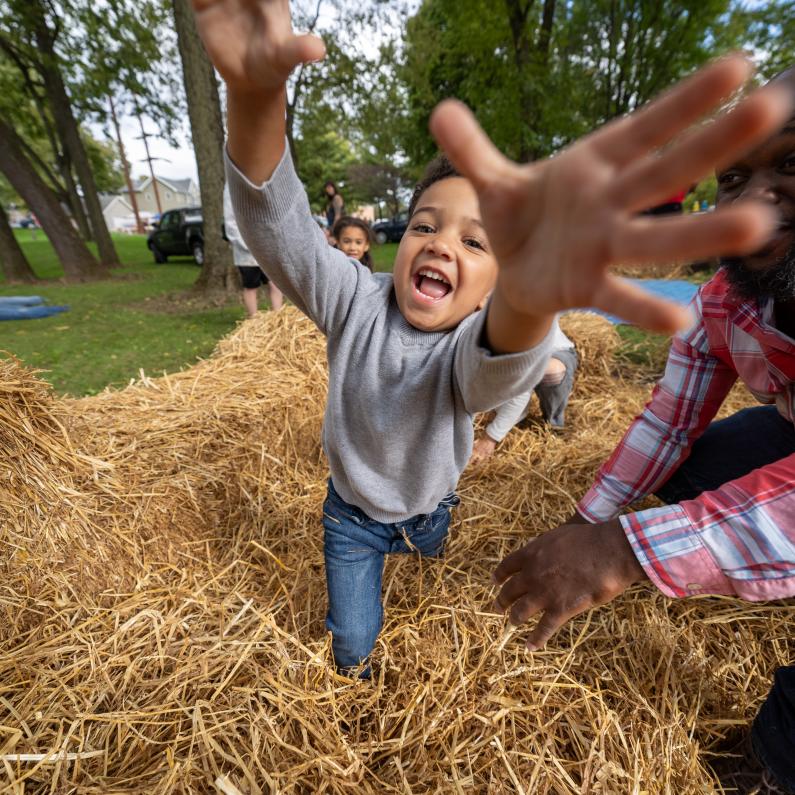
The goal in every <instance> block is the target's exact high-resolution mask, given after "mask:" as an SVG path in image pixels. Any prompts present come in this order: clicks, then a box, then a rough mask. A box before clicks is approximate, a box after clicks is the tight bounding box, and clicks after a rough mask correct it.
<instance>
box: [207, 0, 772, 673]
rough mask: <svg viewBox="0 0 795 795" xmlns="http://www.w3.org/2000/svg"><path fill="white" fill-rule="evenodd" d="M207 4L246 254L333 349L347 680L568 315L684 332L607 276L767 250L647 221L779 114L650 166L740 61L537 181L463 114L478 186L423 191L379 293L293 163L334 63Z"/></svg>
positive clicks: (442, 135)
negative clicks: (300, 117)
mask: <svg viewBox="0 0 795 795" xmlns="http://www.w3.org/2000/svg"><path fill="white" fill-rule="evenodd" d="M193 4H194V9H195V10H196V20H197V27H198V30H199V33H200V35H201V36H202V38H203V40H204V43H205V47H206V48H207V51H208V53H209V55H210V57H211V59H212V60H213V62H214V63H215V66H216V68H217V69H218V71H219V72H220V74H221V75H222V77H223V78H224V80H225V81H226V83H227V89H228V109H229V113H228V116H229V117H228V127H229V142H228V158H227V175H228V181H229V185H230V191H231V195H232V200H233V204H234V207H235V213H236V215H237V218H238V223H239V225H240V228H241V231H242V232H243V236H244V238H245V239H246V242H247V244H248V246H249V248H250V249H251V251H252V252H253V253H254V254H255V256H256V258H257V260H258V261H259V262H260V263H261V264H262V265H263V266H264V267H266V268H267V270H268V275H269V276H271V277H272V278H273V279H274V281H275V282H276V284H277V285H278V286H279V287H280V288H282V290H283V291H284V293H285V294H286V295H287V296H288V297H289V298H290V299H291V300H292V301H293V302H294V303H295V304H296V305H297V306H298V307H299V308H300V309H301V310H302V311H303V312H305V313H306V314H307V315H309V316H310V317H311V318H312V319H313V320H314V322H315V323H316V324H317V325H318V327H319V328H320V329H321V330H322V331H323V332H324V333H325V334H326V335H327V337H328V345H327V350H328V360H329V395H328V404H327V407H326V417H325V424H324V429H323V442H324V448H325V451H326V454H327V456H328V459H329V464H330V469H331V481H330V482H329V493H328V498H327V500H326V502H325V505H324V527H325V531H326V536H325V541H326V544H325V549H326V561H327V579H328V590H329V615H328V619H327V625H328V627H329V628H330V630H331V632H332V635H333V650H334V656H335V660H336V662H337V664H338V665H339V666H340V667H342V668H352V667H355V666H357V665H360V664H361V663H363V662H365V661H366V659H367V657H368V655H369V653H370V651H371V649H372V645H373V643H374V641H375V638H376V636H377V633H378V631H379V629H380V626H381V620H382V608H381V602H380V580H381V568H382V565H383V556H384V554H386V553H387V552H405V551H408V550H412V551H413V550H418V551H420V552H421V553H423V554H431V555H434V554H438V552H439V551H440V550H441V547H442V545H443V543H444V539H445V537H446V534H447V527H448V524H449V515H450V508H451V507H452V506H453V505H454V504H455V503H456V502H457V498H455V497H454V495H453V494H452V492H453V489H454V488H455V485H456V482H457V480H458V477H459V474H460V472H461V471H462V470H463V468H464V466H465V465H466V463H467V460H468V458H469V454H470V451H471V448H472V439H473V430H472V414H473V413H474V412H477V411H483V410H487V409H490V408H493V407H494V406H496V405H498V404H499V403H501V402H503V401H505V400H507V399H510V398H511V397H513V396H515V395H518V394H520V393H522V392H525V391H528V390H529V388H530V386H531V385H532V384H534V383H536V382H537V381H538V380H539V379H540V377H541V374H542V373H543V370H544V366H545V364H546V359H547V357H548V355H549V352H550V349H551V346H552V340H553V337H554V332H555V326H554V323H553V318H554V315H555V313H556V312H558V311H560V310H562V309H565V308H568V307H569V306H594V305H595V306H598V307H599V308H602V309H605V310H607V311H610V312H613V313H616V314H621V315H622V316H623V317H626V318H627V319H628V320H631V321H639V322H641V324H642V325H645V326H647V327H652V328H657V329H665V330H671V329H673V328H676V327H679V326H681V325H682V323H683V315H682V313H681V312H680V310H678V309H677V308H676V307H673V306H671V305H669V304H666V303H664V302H661V301H659V300H657V299H654V298H652V297H649V296H645V295H642V294H640V293H639V291H637V290H635V289H633V288H632V287H631V286H629V285H628V284H627V283H625V282H623V281H621V280H619V279H616V278H615V277H612V276H610V275H609V274H607V273H606V268H607V266H608V264H609V262H610V261H612V260H624V259H632V260H635V261H638V260H645V261H659V260H663V261H670V260H671V259H676V258H679V257H681V256H683V255H686V254H691V255H693V256H702V255H706V254H711V253H714V252H715V251H718V250H719V251H726V250H733V251H734V250H749V249H753V248H754V247H755V246H757V245H758V244H759V243H760V241H761V240H763V239H764V238H765V237H766V235H767V234H768V232H769V230H770V228H771V226H772V220H771V219H770V218H769V217H768V215H767V214H766V213H765V212H764V211H763V210H761V209H760V208H745V209H740V208H736V209H734V210H728V211H724V212H722V213H716V214H711V215H709V216H705V217H703V218H699V219H698V223H697V224H696V223H690V224H688V225H687V226H685V225H684V224H685V223H686V221H687V220H689V219H684V220H683V219H675V220H666V221H652V220H642V221H641V220H638V219H637V217H636V215H637V212H638V211H639V210H640V209H642V208H643V207H644V206H649V205H650V204H653V203H654V202H655V201H658V200H661V199H663V198H664V197H665V196H666V195H667V194H668V193H670V191H671V190H672V188H673V185H678V184H679V183H680V182H681V181H682V179H683V176H684V175H687V176H691V175H693V174H694V173H695V174H696V175H698V174H700V173H702V172H703V171H705V170H707V169H708V168H709V167H710V166H711V165H712V164H713V163H714V162H716V161H718V160H721V159H724V158H726V157H730V156H731V153H733V152H735V151H738V150H740V149H744V148H746V147H747V146H748V145H749V143H751V142H752V141H753V140H756V139H757V138H761V137H763V136H764V135H765V134H766V133H767V132H769V131H770V130H772V129H774V128H775V126H776V125H777V124H778V123H779V122H780V118H781V113H782V108H781V107H780V105H782V104H783V103H782V102H781V101H780V100H779V99H778V97H777V96H762V97H761V98H760V97H759V96H757V97H756V98H751V99H749V100H746V102H745V103H744V104H743V105H741V106H740V107H739V108H738V109H736V110H735V111H734V112H733V114H731V115H729V116H727V117H725V118H724V119H722V120H721V121H718V122H715V123H713V124H711V125H709V126H707V127H705V128H704V129H703V130H701V131H700V132H698V133H697V134H696V135H694V136H691V137H690V138H689V139H687V140H685V141H683V142H681V143H679V144H677V145H673V146H671V147H669V148H668V149H666V151H665V153H664V154H662V155H660V156H657V155H656V154H654V155H648V151H649V150H650V149H652V148H654V147H657V146H661V145H663V144H665V143H666V142H667V141H668V140H669V139H670V138H671V137H673V136H674V135H675V134H677V133H678V132H680V131H681V129H683V128H684V127H685V126H687V125H688V124H690V123H691V122H693V121H695V120H696V119H697V118H698V117H699V116H700V115H702V114H703V113H704V112H706V111H708V110H709V109H710V108H712V107H713V106H714V105H716V104H717V103H718V102H719V101H720V99H721V98H722V97H724V96H725V95H726V94H727V93H728V92H730V91H731V90H733V89H734V88H736V87H737V86H738V85H739V84H740V83H741V82H742V80H743V79H744V78H745V76H746V75H747V69H746V67H745V66H744V62H742V61H741V60H740V59H733V60H728V61H725V62H723V63H720V64H717V65H714V66H713V67H711V68H710V69H708V70H706V71H705V72H704V73H702V74H701V75H700V76H697V77H696V78H695V79H693V80H691V81H690V82H689V83H687V84H685V85H684V86H682V87H681V88H679V89H678V90H677V91H676V92H673V93H672V94H671V95H669V96H668V97H666V98H664V99H663V100H661V101H660V102H659V103H657V105H656V106H652V107H651V108H649V109H647V110H646V111H644V112H642V113H640V114H638V115H637V116H636V117H635V118H632V119H628V120H624V121H622V122H620V123H619V124H616V125H612V126H610V127H608V128H606V129H605V130H604V131H602V132H601V133H599V134H598V135H595V136H592V137H591V138H590V139H587V140H586V141H584V142H582V143H580V144H578V145H577V146H575V147H572V148H571V149H570V150H569V151H568V152H566V153H565V154H563V155H561V156H559V157H557V158H554V159H553V160H550V161H547V162H545V163H542V164H538V165H533V166H521V167H520V166H514V165H513V164H510V163H509V162H508V161H507V160H505V159H504V158H502V157H501V156H500V155H499V154H498V153H497V152H496V150H494V148H493V147H492V146H491V144H490V142H488V139H486V138H485V136H484V135H483V133H482V132H481V131H480V130H479V129H478V128H477V127H476V124H475V123H474V121H473V120H472V118H471V117H470V116H469V115H468V114H467V113H466V111H465V110H464V109H463V108H461V107H458V106H449V105H448V106H447V107H446V108H443V109H441V111H437V113H436V116H435V119H434V121H433V128H434V132H435V134H436V136H437V139H438V140H439V141H440V143H441V144H442V145H443V148H445V149H446V150H447V152H448V153H449V154H450V156H451V159H452V161H453V162H454V163H455V164H456V165H457V166H458V168H459V169H460V173H461V174H465V175H466V176H467V177H468V178H464V177H462V176H459V172H457V171H455V170H454V169H452V168H451V167H450V166H449V165H448V164H446V163H445V162H443V161H441V162H440V163H438V164H437V167H436V168H435V169H434V170H432V171H431V172H430V173H429V174H428V175H427V178H426V180H424V181H423V183H421V185H420V186H418V189H417V190H416V191H415V194H414V198H413V201H412V206H411V212H412V216H411V223H410V226H409V229H408V231H407V233H406V235H405V237H404V239H403V241H402V242H401V244H400V247H399V249H398V253H397V258H396V262H395V268H394V276H393V277H390V276H388V275H384V274H375V275H374V274H371V273H369V272H368V271H367V269H366V268H364V267H363V266H361V265H358V264H357V265H354V266H353V267H351V263H350V262H349V261H348V260H347V258H345V257H344V255H342V254H341V253H340V252H338V251H336V250H334V249H331V248H329V247H328V246H327V245H326V242H325V240H324V239H323V236H322V234H321V233H320V232H319V231H318V230H317V228H316V226H315V224H314V222H313V220H312V217H311V213H310V210H309V206H308V203H307V199H306V195H305V192H304V190H303V187H302V185H301V183H300V182H299V181H298V178H297V177H296V175H295V172H294V170H293V168H292V164H291V162H290V158H289V153H288V151H287V149H286V147H285V109H286V107H285V81H286V79H287V77H288V75H289V73H290V71H291V70H292V68H293V67H294V66H296V65H297V64H298V63H300V62H307V61H311V60H316V59H318V58H320V57H322V55H323V46H322V43H321V42H320V41H319V40H318V39H316V38H314V37H296V36H294V34H293V32H292V28H291V22H290V15H289V7H288V3H287V2H286V0H259V2H247V3H241V2H239V0H194V2H193ZM575 186H576V187H577V190H576V191H574V192H573V191H572V188H573V187H575ZM572 196H573V198H572ZM487 233H488V234H487ZM498 263H499V268H498ZM492 289H493V294H492V296H491V299H490V301H489V304H488V306H487V307H486V309H485V310H484V311H483V312H479V313H476V314H473V313H474V312H475V309H476V308H477V306H478V304H479V303H480V302H481V301H482V299H483V298H484V297H485V296H486V295H487V293H488V292H489V291H491V290H492ZM365 673H366V672H365Z"/></svg>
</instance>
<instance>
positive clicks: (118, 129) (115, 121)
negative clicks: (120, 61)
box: [108, 94, 144, 235]
mask: <svg viewBox="0 0 795 795" xmlns="http://www.w3.org/2000/svg"><path fill="white" fill-rule="evenodd" d="M108 103H109V104H110V117H111V119H113V126H114V127H115V129H116V140H117V141H118V142H119V156H120V157H121V167H122V170H123V171H124V181H125V182H126V183H127V193H128V194H129V196H130V204H131V205H132V209H133V213H134V214H135V230H136V231H137V232H138V234H139V235H142V234H143V233H144V225H143V224H142V223H141V216H140V215H138V200H137V199H136V198H135V189H134V188H133V184H132V179H131V178H130V163H129V161H128V160H127V154H126V152H125V151H124V143H123V142H122V140H121V127H120V126H119V119H118V117H117V116H116V107H115V105H114V104H113V97H112V96H111V95H110V94H108Z"/></svg>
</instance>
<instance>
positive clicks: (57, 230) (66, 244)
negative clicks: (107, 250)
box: [0, 118, 109, 282]
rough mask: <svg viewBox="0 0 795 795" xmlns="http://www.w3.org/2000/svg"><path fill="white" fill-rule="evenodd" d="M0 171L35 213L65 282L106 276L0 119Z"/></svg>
mask: <svg viewBox="0 0 795 795" xmlns="http://www.w3.org/2000/svg"><path fill="white" fill-rule="evenodd" d="M0 171H2V172H3V173H4V174H5V175H6V178H7V179H8V181H9V182H10V183H11V185H12V186H13V188H14V190H15V191H16V192H17V193H18V194H19V195H20V196H21V197H22V199H23V200H24V202H25V204H27V205H28V207H29V208H30V209H31V211H32V212H33V213H35V215H36V218H37V219H38V221H39V223H40V224H41V226H42V228H43V229H44V233H45V234H46V235H47V237H48V238H49V240H50V243H51V244H52V246H53V248H54V249H55V253H56V254H57V255H58V259H59V260H60V262H61V265H62V266H63V270H64V275H65V277H66V279H67V281H72V282H82V281H88V280H89V279H102V278H106V277H107V276H108V275H109V272H108V268H107V266H106V265H104V264H100V263H99V262H97V260H96V258H95V257H94V255H93V254H92V253H91V252H90V251H89V250H88V247H87V246H86V244H85V242H84V241H83V239H82V238H81V237H80V235H79V234H78V233H77V231H76V230H75V228H74V227H73V226H72V222H71V221H70V220H69V218H68V217H67V215H66V213H65V212H64V211H63V208H62V207H61V205H60V203H59V201H58V198H57V197H56V196H55V194H54V193H53V192H52V190H51V189H50V188H49V187H48V186H47V185H46V184H45V182H44V180H42V178H41V177H40V176H39V175H38V174H37V173H36V169H35V168H33V166H32V165H31V164H30V162H29V161H28V160H27V158H26V157H25V155H24V154H23V152H22V145H21V141H20V140H19V136H18V135H17V134H16V132H14V130H13V129H12V128H11V127H9V125H8V124H6V123H5V122H4V121H3V119H2V118H0Z"/></svg>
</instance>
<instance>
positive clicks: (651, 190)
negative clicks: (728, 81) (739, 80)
mask: <svg viewBox="0 0 795 795" xmlns="http://www.w3.org/2000/svg"><path fill="white" fill-rule="evenodd" d="M791 94H792V92H791V91H790V90H784V88H783V87H778V86H770V87H769V88H766V89H762V90H761V91H757V92H756V93H755V94H753V95H752V96H750V97H748V99H746V100H745V101H743V102H742V103H740V104H739V105H738V106H737V107H736V108H734V109H733V110H732V111H731V112H730V113H726V114H724V115H723V116H721V117H720V118H719V119H716V120H715V121H713V122H711V123H709V124H708V125H705V126H704V127H702V128H701V129H699V130H697V131H696V132H693V133H691V134H689V135H688V136H686V137H685V138H683V139H682V140H681V141H679V142H677V143H676V144H674V145H673V146H671V147H670V148H669V149H667V150H666V151H665V152H663V154H662V155H660V156H659V157H657V156H654V157H646V158H643V159H642V160H640V161H638V162H637V163H635V164H633V165H631V166H630V167H629V168H627V169H626V171H625V172H624V173H623V174H622V175H621V176H620V177H619V178H618V179H617V180H616V181H615V182H614V184H613V186H612V187H611V188H610V195H611V197H612V202H613V204H614V205H616V206H620V207H622V208H623V209H625V210H627V211H629V212H637V211H639V210H645V209H647V208H648V207H653V206H654V205H656V204H660V203H661V202H663V201H665V199H666V198H667V197H669V196H671V195H672V194H674V193H677V192H678V191H680V190H682V189H683V188H684V187H687V186H688V185H691V184H692V183H693V182H696V181H697V180H700V179H702V178H703V177H704V175H705V174H707V173H709V172H710V171H712V170H713V169H714V168H715V167H716V166H718V165H719V164H721V165H722V164H727V163H732V162H734V160H735V159H736V158H737V157H740V156H741V155H742V154H743V153H745V152H747V151H748V150H749V149H751V147H752V146H753V145H754V144H756V143H759V142H760V141H763V140H765V139H766V138H768V137H769V136H771V135H772V134H773V133H774V132H776V130H778V129H779V128H780V127H781V125H782V124H784V122H786V120H787V119H788V118H789V115H790V113H791V111H792V96H791Z"/></svg>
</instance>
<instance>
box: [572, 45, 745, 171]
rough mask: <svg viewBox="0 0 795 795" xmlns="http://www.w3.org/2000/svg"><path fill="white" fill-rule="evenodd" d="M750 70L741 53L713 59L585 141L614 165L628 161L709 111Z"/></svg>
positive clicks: (664, 140)
mask: <svg viewBox="0 0 795 795" xmlns="http://www.w3.org/2000/svg"><path fill="white" fill-rule="evenodd" d="M751 71H752V67H751V64H750V62H749V61H748V60H747V59H746V58H745V57H743V56H741V55H731V56H729V57H727V58H722V59H720V60H718V61H715V62H714V63H712V64H710V65H709V66H707V67H705V68H704V69H701V70H700V71H698V72H696V74H694V75H693V76H692V77H690V78H688V79H686V80H683V81H682V82H681V83H678V84H677V85H676V86H674V88H673V89H671V90H670V91H669V92H668V93H667V94H664V95H663V96H662V97H660V98H659V99H657V100H655V101H653V102H652V103H650V104H649V105H647V106H646V107H644V108H642V109H641V110H639V111H636V112H635V113H633V114H632V115H631V116H628V117H626V118H623V119H619V120H617V121H615V122H612V123H611V124H608V125H606V126H605V127H603V128H602V129H601V130H599V131H597V132H596V133H594V134H593V135H592V136H591V137H590V138H588V139H587V140H588V143H589V145H590V146H592V147H593V148H594V149H595V151H596V152H597V153H598V154H600V155H601V156H602V157H605V158H606V159H607V160H609V161H611V162H612V163H614V164H615V165H618V166H621V165H625V164H626V163H630V162H632V161H633V160H635V159H636V158H637V157H639V156H640V155H642V154H644V153H646V152H649V151H650V150H652V149H656V148H658V147H660V146H662V145H663V144H665V143H667V142H668V141H670V140H671V139H672V138H673V137H674V136H675V135H677V134H678V133H680V132H681V131H682V130H685V129H687V128H688V127H689V126H690V125H691V124H693V122H695V121H697V120H698V119H700V118H701V117H702V116H704V115H705V114H707V113H709V111H711V110H712V109H713V108H715V107H716V106H718V105H719V104H720V103H721V102H722V101H723V100H724V99H726V97H728V96H729V95H731V94H732V93H733V92H734V91H736V90H737V89H738V88H740V87H741V86H742V85H743V84H744V83H745V81H746V80H747V79H748V77H749V76H750V74H751Z"/></svg>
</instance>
